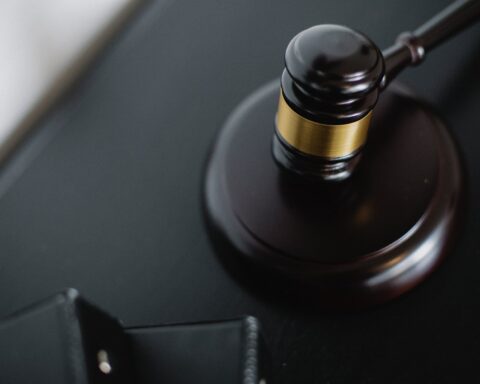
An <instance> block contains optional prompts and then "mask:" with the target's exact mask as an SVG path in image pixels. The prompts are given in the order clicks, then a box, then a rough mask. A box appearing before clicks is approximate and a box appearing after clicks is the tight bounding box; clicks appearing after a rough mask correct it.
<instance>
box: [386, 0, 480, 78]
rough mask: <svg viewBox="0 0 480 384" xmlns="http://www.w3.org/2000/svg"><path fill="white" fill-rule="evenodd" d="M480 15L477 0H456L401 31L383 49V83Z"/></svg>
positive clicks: (422, 57) (420, 58) (479, 3)
mask: <svg viewBox="0 0 480 384" xmlns="http://www.w3.org/2000/svg"><path fill="white" fill-rule="evenodd" d="M479 19H480V0H458V1H455V2H454V3H452V4H451V5H449V6H448V7H447V8H445V9H444V10H443V11H441V12H440V13H438V14H437V15H435V16H434V17H433V18H431V19H430V20H429V21H427V22H426V23H425V24H423V25H422V26H420V27H419V28H417V29H416V30H415V31H414V32H403V33H401V34H400V35H399V36H398V38H397V40H396V42H395V44H394V45H392V46H391V47H389V48H387V49H385V50H384V51H383V52H382V54H383V57H384V59H385V67H386V68H385V79H384V82H383V84H382V85H383V86H384V87H385V86H386V85H387V84H388V83H390V81H392V80H393V79H394V78H395V77H396V76H397V75H398V74H399V73H400V72H401V71H402V70H403V69H405V68H406V67H408V66H410V65H417V64H419V63H420V62H421V61H422V60H423V59H424V57H425V54H426V53H427V52H428V51H430V50H431V49H432V48H435V47H436V46H437V45H439V44H440V43H442V42H444V41H445V40H447V39H448V38H450V37H452V36H454V35H455V34H456V33H458V32H460V31H461V30H462V29H464V28H466V27H468V26H469V25H470V24H473V23H474V22H476V21H478V20H479Z"/></svg>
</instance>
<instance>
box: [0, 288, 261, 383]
mask: <svg viewBox="0 0 480 384" xmlns="http://www.w3.org/2000/svg"><path fill="white" fill-rule="evenodd" d="M267 377H268V364H267V358H266V348H265V344H264V342H263V338H262V336H261V333H260V325H259V322H258V320H257V319H255V318H254V317H245V318H242V319H235V320H227V321H218V322H209V323H195V324H179V325H167V326H158V327H157V326H155V327H137V328H124V327H122V325H121V323H120V322H119V321H118V320H116V319H115V318H113V317H111V316H109V315H107V314H106V313H105V312H103V311H102V310H100V309H98V308H97V307H95V306H93V305H92V304H90V303H89V302H87V301H86V300H84V299H83V298H81V297H80V295H79V294H78V292H77V291H76V290H74V289H68V290H66V291H64V292H62V293H59V294H56V295H55V296H53V297H51V298H49V299H47V300H44V301H42V302H40V303H38V304H35V305H33V306H31V307H29V308H27V309H24V310H22V311H20V312H18V313H16V314H13V315H12V316H10V317H9V318H7V319H5V320H4V321H2V322H0V383H1V384H27V383H48V384H67V383H68V384H94V383H95V384H97V383H98V384H100V383H115V384H126V383H139V384H153V383H163V384H169V383H172V384H173V383H175V384H187V383H188V384H192V383H209V384H216V383H218V384H220V383H221V384H225V383H229V384H230V383H232V384H233V383H238V384H259V383H260V384H265V383H267V380H268V379H267Z"/></svg>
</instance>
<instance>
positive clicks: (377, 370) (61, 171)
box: [0, 0, 480, 383]
mask: <svg viewBox="0 0 480 384" xmlns="http://www.w3.org/2000/svg"><path fill="white" fill-rule="evenodd" d="M446 4H448V1H445V0H442V1H440V0H438V1H433V0H431V1H405V0H401V1H400V0H398V1H388V2H385V1H380V0H375V1H368V2H363V1H355V0H351V1H341V0H329V1H316V0H311V1H310V0H302V1H295V2H293V1H291V2H289V1H276V2H273V1H237V2H233V1H230V2H226V1H220V0H218V1H213V0H208V1H201V2H200V1H195V0H191V1H177V2H170V1H159V2H151V3H148V4H146V6H145V7H143V8H142V10H141V11H140V12H139V13H138V14H137V15H136V16H135V17H134V19H133V20H132V22H131V23H130V24H129V26H128V27H127V28H126V29H125V30H124V31H123V33H121V34H120V36H118V38H117V39H116V41H115V42H114V44H112V45H111V47H109V49H108V50H107V51H106V52H105V54H103V55H102V57H101V58H100V59H99V60H98V61H97V62H96V64H95V66H94V67H93V69H92V70H90V71H89V73H88V74H87V75H86V76H85V77H84V78H83V79H82V81H80V82H79V83H78V84H77V86H76V87H75V88H74V89H73V90H72V91H71V92H70V93H69V94H68V95H67V97H65V98H64V99H63V100H62V101H61V102H60V103H59V104H58V105H57V106H56V107H55V108H54V110H52V111H51V113H49V114H48V115H47V116H46V118H45V119H43V120H42V121H41V122H40V123H39V124H38V127H36V129H35V132H34V133H33V134H32V135H30V136H29V138H28V140H26V141H25V142H24V144H23V145H22V146H21V148H20V149H19V150H18V152H17V153H16V154H15V155H14V156H13V157H12V158H11V159H10V161H9V162H8V163H7V164H6V166H5V167H4V168H3V169H2V172H1V175H0V194H1V195H0V196H1V197H0V251H1V256H0V316H4V315H7V314H9V313H10V312H11V311H13V310H15V309H18V308H20V307H22V306H24V305H26V304H29V303H31V302H33V301H36V300H38V299H40V298H43V297H45V296H48V295H49V294H51V293H53V292H55V291H58V290H59V289H61V288H63V287H67V286H69V287H75V288H78V289H79V290H80V291H81V292H82V293H83V294H84V295H85V296H86V297H87V298H89V299H91V300H92V301H94V302H96V303H98V304H99V305H100V306H102V307H103V308H105V309H106V310H108V311H109V312H110V313H111V314H113V315H115V316H117V317H119V318H121V319H123V321H124V322H125V323H126V325H129V326H135V325H146V324H160V323H167V322H178V321H193V320H208V319H220V318H229V317H235V316H238V315H242V314H251V315H255V316H257V317H258V318H259V319H260V320H261V321H262V323H263V325H264V328H265V333H266V337H267V342H268V343H269V345H270V348H271V349H272V354H273V363H274V369H275V379H276V380H275V382H277V383H452V382H455V383H460V382H467V379H469V380H468V381H469V382H472V381H473V382H475V381H476V380H478V370H477V367H478V365H479V364H480V353H479V349H480V326H479V323H480V298H479V297H480V284H479V282H480V272H479V271H480V242H479V239H478V234H479V233H480V200H479V199H478V198H477V197H478V196H480V177H479V176H480V150H479V149H480V144H479V142H480V131H479V128H480V118H479V114H478V113H479V107H480V71H479V70H478V68H479V67H480V50H479V48H480V25H477V26H475V27H473V28H471V29H469V30H468V31H466V32H465V33H464V34H462V35H461V36H459V37H457V38H456V39H454V40H452V41H450V42H449V43H447V44H445V45H444V46H443V47H441V48H439V49H438V50H437V51H435V52H433V53H432V54H431V55H430V56H429V57H428V58H427V61H426V62H425V63H424V64H423V65H422V66H421V67H419V68H416V69H412V70H410V71H409V72H408V73H407V74H405V75H404V76H403V77H402V78H401V80H403V81H404V82H405V83H406V84H408V85H409V86H410V87H412V88H414V89H415V90H416V91H417V92H418V93H419V94H420V95H422V96H423V97H424V98H425V99H427V100H429V101H430V102H431V103H432V104H433V105H434V106H435V107H436V108H437V109H439V110H440V111H441V112H442V114H443V116H444V117H445V118H446V119H447V121H449V122H450V126H451V128H452V130H453V131H454V132H455V135H456V137H457V138H458V141H459V143H460V146H461V148H462V149H463V151H464V154H465V159H466V166H467V168H468V174H469V179H470V185H469V192H470V196H471V199H470V200H471V201H470V209H469V217H468V222H467V225H466V228H465V231H464V234H463V237H462V239H461V241H460V242H459V243H458V246H457V248H456V250H455V252H454V253H453V254H452V255H451V256H450V257H449V258H448V260H447V262H446V263H445V264H444V265H443V266H442V268H440V270H439V271H437V272H436V273H435V274H434V275H433V276H432V277H431V278H430V279H429V280H428V281H427V282H426V283H424V284H423V285H421V286H420V287H418V288H417V289H415V290H414V291H413V292H411V293H410V294H407V295H406V296H404V297H402V298H400V299H398V300H396V301H394V302H391V303H389V304H387V305H383V306H380V307H377V308H374V309H370V310H366V311H361V312H356V313H344V314H338V313H337V314H335V313H322V312H321V311H317V310H315V308H302V307H298V308H297V307H296V308H294V307H292V306H291V305H290V304H287V303H285V302H284V301H283V300H282V298H281V297H279V298H277V299H272V298H266V297H262V296H258V295H255V293H254V291H252V290H249V289H246V288H245V286H244V285H243V284H242V283H241V282H240V281H238V280H235V279H232V277H231V276H230V275H229V274H228V273H226V272H225V271H224V269H223V267H222V265H221V264H220V263H219V262H218V260H217V258H216V257H215V255H214V253H213V251H212V248H211V245H210V243H209V241H208V238H207V234H206V230H205V227H204V224H203V218H202V211H201V185H202V176H203V175H202V170H203V166H204V160H205V158H206V155H207V151H208V147H209V145H210V143H211V141H212V140H213V138H214V136H215V132H216V131H217V130H218V129H219V128H220V127H221V125H222V122H223V121H224V120H225V118H226V117H227V116H228V114H229V113H230V111H231V110H232V109H233V108H234V107H235V106H236V105H237V103H239V102H240V101H241V100H242V99H243V98H244V97H245V96H247V95H248V94H249V93H250V92H252V91H253V90H255V89H256V88H257V87H258V86H260V85H262V84H264V83H265V82H267V81H269V80H271V79H273V78H275V77H277V76H279V75H280V73H281V70H282V66H283V53H284V49H285V47H286V44H287V43H288V41H289V39H290V38H291V37H292V36H293V35H294V34H295V33H297V32H298V31H300V30H302V29H304V28H305V27H307V26H310V25H314V24H318V23H326V22H330V23H339V24H346V25H349V26H351V27H354V28H357V29H359V30H361V31H363V32H365V33H366V34H368V35H369V36H370V37H371V38H372V39H373V40H374V41H376V42H377V43H378V44H379V46H380V47H386V46H387V45H389V44H390V43H391V42H392V41H393V40H394V38H395V37H396V35H397V34H398V33H399V32H400V31H403V30H407V29H413V28H414V27H416V26H417V25H418V24H420V23H421V22H422V21H424V20H425V19H427V18H428V17H429V16H431V15H433V13H435V12H436V11H438V10H440V9H441V8H442V7H444V6H445V5H446ZM214 62H216V63H220V64H221V65H218V64H215V65H213V63H214ZM265 284H268V281H265Z"/></svg>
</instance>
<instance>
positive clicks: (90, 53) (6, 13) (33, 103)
mask: <svg viewBox="0 0 480 384" xmlns="http://www.w3.org/2000/svg"><path fill="white" fill-rule="evenodd" d="M138 2H139V1H138V0H100V1H99V0H82V1H79V0H42V1H37V0H2V1H1V2H0V57H1V60H0V161H1V159H2V157H4V156H5V155H6V154H7V153H8V152H9V151H10V150H11V149H12V148H13V146H14V144H15V143H16V142H17V141H18V140H19V139H20V137H21V135H22V134H23V133H24V132H25V131H26V130H27V129H28V127H29V126H30V125H31V124H32V123H33V121H34V120H35V119H36V118H37V117H38V116H40V115H41V113H42V112H43V111H44V110H45V109H46V108H48V106H49V105H51V103H52V102H53V101H54V100H55V99H56V98H57V97H58V96H59V95H60V94H61V92H62V91H64V90H65V89H66V87H67V86H68V85H69V84H71V82H72V81H73V80H74V79H75V78H76V77H77V76H78V75H79V74H80V73H81V71H82V69H84V68H85V67H86V65H87V64H88V63H89V62H90V61H91V60H92V58H93V57H94V55H95V53H98V51H99V50H100V49H101V48H102V47H103V46H104V45H105V43H106V41H108V39H109V38H110V37H111V36H112V35H113V34H114V32H115V31H116V30H117V29H118V28H119V26H120V25H121V24H122V22H123V21H124V20H125V19H126V17H127V16H128V15H129V14H131V11H132V10H133V9H134V6H135V5H136V4H137V3H138Z"/></svg>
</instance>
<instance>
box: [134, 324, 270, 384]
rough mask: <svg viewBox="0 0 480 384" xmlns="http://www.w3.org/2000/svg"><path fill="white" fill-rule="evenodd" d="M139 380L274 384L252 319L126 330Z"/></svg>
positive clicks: (182, 383) (145, 383) (148, 383)
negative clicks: (262, 383)
mask: <svg viewBox="0 0 480 384" xmlns="http://www.w3.org/2000/svg"><path fill="white" fill-rule="evenodd" d="M127 335H128V337H129V340H130V342H131V345H132V353H133V354H132V359H133V363H134V365H135V369H136V372H137V378H136V381H135V382H139V383H142V384H155V383H159V382H162V383H172V384H173V383H174V384H191V383H218V384H222V383H232V384H257V383H259V382H260V381H261V380H263V382H264V383H266V382H269V381H270V378H269V372H268V370H269V361H268V357H267V352H266V350H265V346H264V344H263V339H262V337H261V334H260V325H259V324H258V321H257V320H256V319H255V318H253V317H246V318H244V319H239V320H230V321H222V322H211V323H200V324H183V325H170V326H168V325H167V326H162V327H151V328H149V327H147V328H132V329H128V330H127Z"/></svg>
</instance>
